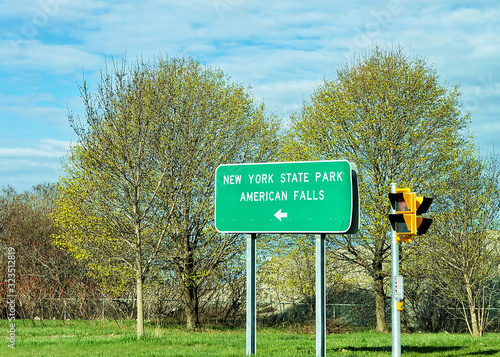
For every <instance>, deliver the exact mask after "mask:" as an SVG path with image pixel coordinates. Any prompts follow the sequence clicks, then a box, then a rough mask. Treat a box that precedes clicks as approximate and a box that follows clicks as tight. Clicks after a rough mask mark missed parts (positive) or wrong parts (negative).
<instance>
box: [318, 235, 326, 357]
mask: <svg viewBox="0 0 500 357" xmlns="http://www.w3.org/2000/svg"><path fill="white" fill-rule="evenodd" d="M315 236H316V357H325V356H326V264H325V234H316V235H315Z"/></svg>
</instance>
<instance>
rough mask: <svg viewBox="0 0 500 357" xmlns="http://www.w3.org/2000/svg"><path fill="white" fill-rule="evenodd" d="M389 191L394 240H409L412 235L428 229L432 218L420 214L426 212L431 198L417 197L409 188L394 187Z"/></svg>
mask: <svg viewBox="0 0 500 357" xmlns="http://www.w3.org/2000/svg"><path fill="white" fill-rule="evenodd" d="M395 191H396V192H395V193H389V200H390V201H391V206H392V208H393V209H394V210H395V213H391V214H389V221H390V222H391V226H392V229H393V230H394V231H396V240H397V241H403V242H411V241H412V238H413V237H414V236H419V235H421V234H424V233H425V232H427V230H428V229H429V227H430V225H431V223H432V219H430V218H423V217H421V216H420V215H421V214H422V213H425V212H427V210H428V209H429V207H430V205H431V203H432V198H429V197H417V194H416V193H415V192H411V190H410V189H409V188H407V187H406V188H396V190H395Z"/></svg>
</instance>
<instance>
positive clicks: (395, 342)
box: [391, 183, 401, 357]
mask: <svg viewBox="0 0 500 357" xmlns="http://www.w3.org/2000/svg"><path fill="white" fill-rule="evenodd" d="M396 187H397V184H395V183H391V193H396ZM394 213H396V210H395V209H393V208H391V214H394ZM391 233H392V234H391V262H392V306H391V308H392V314H391V315H392V357H400V356H401V317H400V312H399V310H398V307H397V306H398V300H397V299H396V288H395V278H394V277H395V276H396V275H399V244H397V242H396V231H395V230H394V229H393V230H392V231H391Z"/></svg>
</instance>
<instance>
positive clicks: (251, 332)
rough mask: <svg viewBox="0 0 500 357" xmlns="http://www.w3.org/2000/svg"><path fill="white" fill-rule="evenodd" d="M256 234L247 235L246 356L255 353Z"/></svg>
mask: <svg viewBox="0 0 500 357" xmlns="http://www.w3.org/2000/svg"><path fill="white" fill-rule="evenodd" d="M256 236H257V235H256V234H247V235H246V237H247V356H252V355H255V354H256V353H257V299H256V290H257V289H256V285H257V284H256V272H255V238H256Z"/></svg>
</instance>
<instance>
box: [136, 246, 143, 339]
mask: <svg viewBox="0 0 500 357" xmlns="http://www.w3.org/2000/svg"><path fill="white" fill-rule="evenodd" d="M142 278H143V277H142V265H141V260H140V253H139V252H137V253H136V284H137V339H140V338H141V337H142V336H144V309H143V296H142V280H143V279H142Z"/></svg>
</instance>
